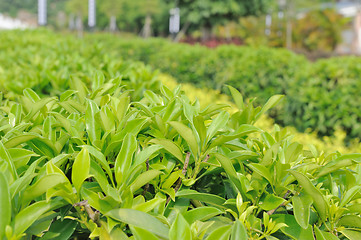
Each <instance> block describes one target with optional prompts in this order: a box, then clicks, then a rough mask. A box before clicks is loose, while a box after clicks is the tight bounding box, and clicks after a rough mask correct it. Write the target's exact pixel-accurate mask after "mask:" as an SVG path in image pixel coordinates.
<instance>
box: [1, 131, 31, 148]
mask: <svg viewBox="0 0 361 240" xmlns="http://www.w3.org/2000/svg"><path fill="white" fill-rule="evenodd" d="M37 137H38V136H37V135H35V134H34V135H30V134H22V135H18V136H15V137H12V138H10V139H9V140H8V141H6V142H5V143H4V146H5V147H6V148H13V147H16V146H18V145H20V144H22V143H25V142H27V141H30V140H32V139H34V138H37Z"/></svg>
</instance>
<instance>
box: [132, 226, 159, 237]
mask: <svg viewBox="0 0 361 240" xmlns="http://www.w3.org/2000/svg"><path fill="white" fill-rule="evenodd" d="M129 227H130V230H131V231H132V233H133V235H134V238H135V240H143V239H147V240H159V238H157V236H155V234H153V233H151V232H149V231H147V230H146V229H142V228H138V227H134V226H132V225H130V226H129Z"/></svg>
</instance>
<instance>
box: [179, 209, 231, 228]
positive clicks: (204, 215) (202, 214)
mask: <svg viewBox="0 0 361 240" xmlns="http://www.w3.org/2000/svg"><path fill="white" fill-rule="evenodd" d="M223 213H224V211H222V210H220V209H218V208H215V207H197V208H195V209H192V210H189V211H187V212H185V213H184V214H183V216H184V218H185V219H186V220H187V222H188V223H189V224H192V223H194V222H195V221H197V220H198V221H206V220H208V219H210V218H212V217H215V216H217V215H220V214H223Z"/></svg>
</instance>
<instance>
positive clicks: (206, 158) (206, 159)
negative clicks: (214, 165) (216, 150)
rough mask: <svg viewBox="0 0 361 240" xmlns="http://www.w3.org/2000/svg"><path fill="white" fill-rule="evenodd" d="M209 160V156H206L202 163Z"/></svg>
mask: <svg viewBox="0 0 361 240" xmlns="http://www.w3.org/2000/svg"><path fill="white" fill-rule="evenodd" d="M208 159H209V154H207V156H206V157H205V158H204V160H203V161H202V162H204V163H206V162H207V161H208Z"/></svg>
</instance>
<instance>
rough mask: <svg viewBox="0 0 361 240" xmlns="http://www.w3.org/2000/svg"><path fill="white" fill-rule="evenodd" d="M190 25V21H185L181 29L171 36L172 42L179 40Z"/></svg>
mask: <svg viewBox="0 0 361 240" xmlns="http://www.w3.org/2000/svg"><path fill="white" fill-rule="evenodd" d="M190 25H191V22H186V23H185V24H184V25H183V27H182V29H181V31H180V32H179V33H178V34H177V35H176V37H175V38H173V41H174V42H179V40H180V39H181V38H182V37H183V36H184V35H185V34H186V32H187V30H188V28H189V26H190Z"/></svg>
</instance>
